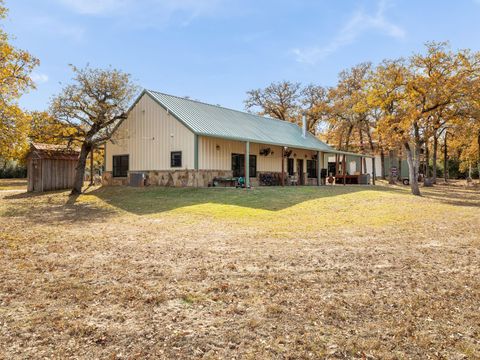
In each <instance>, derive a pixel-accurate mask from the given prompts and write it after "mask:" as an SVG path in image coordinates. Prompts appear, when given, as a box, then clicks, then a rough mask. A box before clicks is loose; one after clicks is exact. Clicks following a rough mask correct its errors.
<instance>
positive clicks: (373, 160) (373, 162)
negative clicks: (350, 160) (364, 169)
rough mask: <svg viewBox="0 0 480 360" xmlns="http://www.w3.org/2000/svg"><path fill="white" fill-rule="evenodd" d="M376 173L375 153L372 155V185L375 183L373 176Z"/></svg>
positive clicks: (374, 176)
mask: <svg viewBox="0 0 480 360" xmlns="http://www.w3.org/2000/svg"><path fill="white" fill-rule="evenodd" d="M376 176H377V174H376V171H375V155H373V156H372V185H375V178H376Z"/></svg>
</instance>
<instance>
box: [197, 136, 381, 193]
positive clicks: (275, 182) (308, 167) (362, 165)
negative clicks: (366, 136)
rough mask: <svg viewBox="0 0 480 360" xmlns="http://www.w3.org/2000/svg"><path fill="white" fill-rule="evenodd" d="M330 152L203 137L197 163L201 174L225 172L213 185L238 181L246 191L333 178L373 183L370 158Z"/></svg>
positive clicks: (358, 182)
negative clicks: (261, 187)
mask: <svg viewBox="0 0 480 360" xmlns="http://www.w3.org/2000/svg"><path fill="white" fill-rule="evenodd" d="M328 150H329V151H321V150H315V149H311V148H310V149H309V148H301V147H292V146H290V147H289V146H280V145H277V144H268V143H256V142H250V141H234V140H227V139H222V138H214V137H203V136H201V137H199V139H198V151H197V154H198V155H197V156H198V159H197V160H196V164H198V165H197V166H198V168H199V169H200V171H205V170H209V171H218V170H220V171H223V172H222V175H218V176H215V177H214V178H213V179H212V182H211V185H210V186H235V185H238V181H239V179H240V180H241V184H242V186H245V187H247V188H250V187H256V186H321V185H327V184H328V183H329V182H328V180H329V176H330V175H332V177H333V178H334V180H335V181H334V183H336V184H339V183H342V184H368V183H369V182H370V179H371V178H372V175H370V176H367V174H370V172H371V169H372V166H371V164H370V163H371V157H370V156H368V155H362V154H355V153H346V152H340V151H337V150H334V149H331V148H329V149H328ZM368 160H370V161H368ZM369 164H370V165H369ZM332 166H333V167H332ZM343 169H346V171H343Z"/></svg>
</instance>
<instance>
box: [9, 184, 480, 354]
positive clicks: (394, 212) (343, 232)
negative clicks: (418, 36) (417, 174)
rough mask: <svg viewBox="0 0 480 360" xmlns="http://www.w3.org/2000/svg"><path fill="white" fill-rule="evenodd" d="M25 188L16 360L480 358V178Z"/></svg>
mask: <svg viewBox="0 0 480 360" xmlns="http://www.w3.org/2000/svg"><path fill="white" fill-rule="evenodd" d="M10 187H11V185H4V184H2V183H1V182H0V189H5V188H8V189H10ZM10 190H11V189H10ZM10 190H9V191H5V190H0V229H1V232H0V273H1V274H2V275H1V276H2V281H0V358H1V357H2V356H3V357H5V358H9V359H10V358H44V357H55V358H65V357H76V358H88V359H91V358H129V359H131V358H177V359H191V358H205V359H217V358H229V359H232V358H242V359H268V358H275V359H277V358H291V359H294V358H295V359H296V358H311V359H318V358H325V357H327V358H362V359H364V358H378V359H402V358H405V359H411V358H418V359H428V358H432V359H433V358H435V359H437V358H439V359H443V358H444V359H475V358H480V191H479V190H478V189H474V188H465V187H462V186H437V187H435V188H430V189H428V190H427V189H423V191H424V196H423V197H414V196H411V195H409V193H408V189H407V188H405V187H403V186H386V185H381V186H376V187H360V186H336V187H321V188H316V187H298V188H283V189H282V188H261V189H256V190H253V191H245V190H240V189H218V188H216V189H166V188H145V189H136V188H129V187H107V188H91V189H89V190H88V192H87V193H86V194H85V195H82V196H80V197H78V198H69V197H68V192H52V193H46V194H27V193H25V192H24V190H23V189H19V190H18V191H10Z"/></svg>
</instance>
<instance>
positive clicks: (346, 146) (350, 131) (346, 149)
mask: <svg viewBox="0 0 480 360" xmlns="http://www.w3.org/2000/svg"><path fill="white" fill-rule="evenodd" d="M352 131H353V125H350V127H349V128H348V132H347V138H346V139H345V151H348V148H349V147H350V137H351V136H352Z"/></svg>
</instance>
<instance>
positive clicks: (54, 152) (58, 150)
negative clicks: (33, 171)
mask: <svg viewBox="0 0 480 360" xmlns="http://www.w3.org/2000/svg"><path fill="white" fill-rule="evenodd" d="M32 155H34V156H36V157H37V158H42V159H47V158H48V159H64V160H77V159H78V155H79V149H77V148H73V147H70V146H67V145H56V144H42V143H32V144H31V147H30V153H29V155H28V156H29V157H31V156H32Z"/></svg>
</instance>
